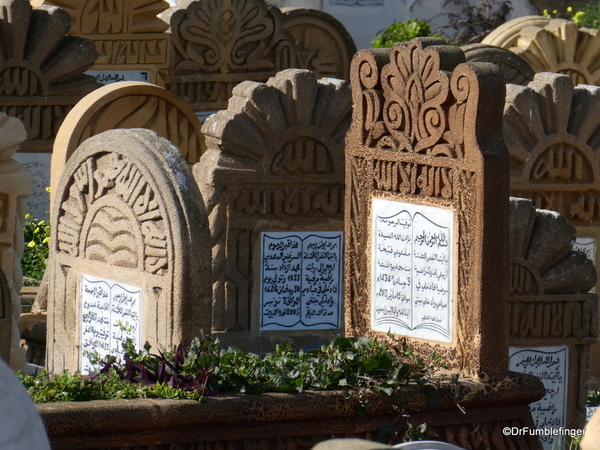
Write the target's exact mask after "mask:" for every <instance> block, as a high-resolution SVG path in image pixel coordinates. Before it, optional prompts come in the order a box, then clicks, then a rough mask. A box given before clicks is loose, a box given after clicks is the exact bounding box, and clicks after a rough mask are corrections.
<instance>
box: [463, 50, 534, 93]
mask: <svg viewBox="0 0 600 450" xmlns="http://www.w3.org/2000/svg"><path fill="white" fill-rule="evenodd" d="M461 49H462V51H463V52H465V58H466V59H467V62H491V63H493V64H496V65H497V66H498V67H499V68H500V70H501V71H502V74H503V75H504V79H505V80H506V82H507V83H511V84H522V85H526V84H527V83H529V82H530V81H532V80H533V76H534V75H535V72H534V71H533V69H532V68H531V67H530V66H529V64H527V62H526V61H525V60H524V59H523V58H521V57H520V56H517V55H515V54H514V53H512V52H510V51H508V50H506V49H504V48H501V47H494V46H492V45H485V44H469V45H463V46H462V47H461Z"/></svg>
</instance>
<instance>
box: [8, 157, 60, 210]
mask: <svg viewBox="0 0 600 450" xmlns="http://www.w3.org/2000/svg"><path fill="white" fill-rule="evenodd" d="M13 157H14V159H16V160H17V161H19V162H20V163H21V164H22V165H23V169H24V170H25V171H26V172H29V173H30V174H31V175H33V195H30V196H29V197H28V198H27V210H26V211H25V212H27V213H29V214H31V217H32V218H34V219H40V220H41V219H44V220H48V218H49V217H48V216H49V214H48V212H49V210H50V197H49V195H48V191H46V188H47V187H49V186H50V160H51V159H52V154H51V153H31V152H17V153H15V155H14V156H13Z"/></svg>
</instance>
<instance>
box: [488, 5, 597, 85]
mask: <svg viewBox="0 0 600 450" xmlns="http://www.w3.org/2000/svg"><path fill="white" fill-rule="evenodd" d="M482 43H483V44H487V45H492V46H496V47H502V48H505V49H507V50H510V51H511V52H513V53H515V54H516V55H518V56H520V57H521V58H523V59H524V60H525V61H526V62H527V63H528V64H529V65H530V66H531V68H532V69H533V70H534V72H536V73H539V72H557V73H562V74H566V75H569V76H570V77H571V78H573V83H574V84H592V85H597V84H600V66H598V64H596V61H597V59H598V57H599V56H600V30H595V29H591V28H579V25H577V24H576V23H575V22H572V21H570V20H565V19H548V18H546V17H539V18H537V17H535V16H533V17H532V16H529V17H524V18H523V17H521V18H519V19H514V20H511V21H509V22H506V23H505V24H504V25H501V26H500V27H498V28H497V29H496V30H494V31H492V32H491V33H490V34H489V35H488V36H487V37H486V38H485V39H484V40H483V41H482Z"/></svg>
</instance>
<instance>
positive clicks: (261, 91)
mask: <svg viewBox="0 0 600 450" xmlns="http://www.w3.org/2000/svg"><path fill="white" fill-rule="evenodd" d="M350 116H351V95H350V87H349V85H348V83H347V82H345V81H342V80H336V79H331V78H328V79H322V80H317V77H316V74H315V73H313V72H311V71H308V70H301V69H288V70H285V71H282V72H280V73H278V74H277V76H276V77H273V78H271V79H269V81H267V83H257V82H251V81H247V82H244V83H241V84H240V85H238V86H237V87H236V88H235V89H234V90H233V97H232V98H231V99H230V100H229V107H228V108H227V109H226V110H222V111H219V112H218V113H217V114H214V115H212V116H210V117H209V118H208V119H207V120H206V122H205V123H204V125H203V127H202V131H203V132H204V134H205V137H206V143H207V150H206V152H205V153H204V154H203V155H202V157H201V159H200V162H199V163H198V164H196V165H195V166H194V177H195V178H196V181H197V182H198V185H199V187H200V190H201V192H202V195H203V199H204V201H205V204H206V207H207V211H208V214H209V219H210V227H211V240H212V241H211V242H212V249H213V296H214V301H213V305H214V310H213V311H214V318H213V325H214V329H215V330H217V331H224V330H247V329H248V328H249V326H250V322H249V321H250V318H249V317H248V315H247V313H246V311H248V310H249V305H251V304H252V301H253V300H252V288H253V286H254V283H256V282H257V281H254V280H253V277H252V276H251V273H252V264H251V263H252V260H251V257H252V252H251V249H252V248H254V244H255V242H257V241H256V240H257V239H258V238H259V234H258V232H259V231H260V230H261V229H262V230H269V231H273V230H281V231H284V230H285V231H289V230H292V229H299V228H301V229H308V230H315V229H322V227H323V224H324V223H326V224H327V223H329V224H330V225H331V224H334V223H337V224H338V226H339V228H330V229H337V230H339V229H341V228H342V220H343V208H344V206H343V202H344V172H343V170H344V169H343V167H344V162H343V146H344V136H345V133H346V131H347V130H348V127H349V125H350ZM311 227H312V228H311Z"/></svg>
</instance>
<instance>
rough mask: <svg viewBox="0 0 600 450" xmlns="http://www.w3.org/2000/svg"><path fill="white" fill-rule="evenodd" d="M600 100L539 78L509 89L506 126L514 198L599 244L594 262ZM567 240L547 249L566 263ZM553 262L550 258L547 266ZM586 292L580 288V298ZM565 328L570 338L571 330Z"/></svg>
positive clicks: (599, 361)
mask: <svg viewBox="0 0 600 450" xmlns="http://www.w3.org/2000/svg"><path fill="white" fill-rule="evenodd" d="M599 99H600V88H598V87H595V86H584V85H580V86H577V87H573V81H572V79H571V78H570V77H569V76H567V75H560V74H553V73H540V74H536V76H535V78H534V81H533V82H531V83H530V84H529V85H528V86H527V87H524V86H515V85H509V86H508V87H507V97H506V106H505V111H504V124H503V131H504V139H505V142H506V145H507V147H508V150H509V153H510V160H511V194H512V195H515V196H518V197H526V198H530V199H531V200H532V201H533V205H534V206H535V207H536V208H540V209H549V210H554V211H558V212H559V213H561V214H562V215H563V216H564V217H565V218H566V219H568V220H569V221H570V222H571V223H572V224H573V225H575V227H576V234H577V237H580V238H591V239H593V240H595V242H596V252H592V253H593V254H591V255H590V259H592V261H599V260H600V258H599V257H598V249H599V246H598V242H599V241H600V227H599V225H600V175H599V174H598V169H597V168H598V165H599V164H600V160H599V159H598V154H599V152H598V151H599V150H600V141H599V140H598V138H597V135H598V132H599V130H600V123H599V122H598V117H600V110H599V109H598V108H599V107H598V105H599V103H598V100H599ZM561 220H562V219H561ZM566 234H571V237H572V236H573V234H572V232H568V233H566ZM540 236H542V235H541V234H540ZM568 239H569V238H568V237H567V236H564V238H563V240H562V243H561V244H560V245H559V244H558V243H557V242H556V241H550V242H552V245H551V246H550V247H548V248H549V249H554V250H556V251H557V254H556V255H555V257H556V258H559V259H560V258H562V256H561V253H560V249H559V247H562V252H563V254H565V252H567V251H568V250H569V243H568V242H567V240H568ZM556 258H555V259H556ZM552 262H553V260H552V259H551V258H550V259H548V260H547V264H546V265H548V264H552ZM571 264H573V265H577V263H576V261H573V262H571ZM596 269H597V268H596ZM548 276H550V273H549V274H548ZM570 276H571V275H567V277H570ZM573 281H575V280H573ZM586 289H587V286H585V285H582V286H581V287H580V292H585V291H586ZM546 293H548V292H546ZM583 305H584V304H583V303H582V304H581V306H580V307H583ZM586 308H587V306H586ZM576 317H577V316H576ZM565 326H566V327H567V328H565V332H566V331H567V330H568V329H570V325H565ZM573 327H574V331H575V332H578V333H584V334H585V333H587V332H588V331H584V330H588V329H589V327H584V328H583V329H582V328H580V327H579V326H578V324H576V323H573ZM591 351H592V356H591V359H590V365H591V367H590V369H591V371H590V374H591V377H592V378H591V380H590V383H592V385H593V386H600V345H598V344H594V345H592V350H591Z"/></svg>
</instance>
